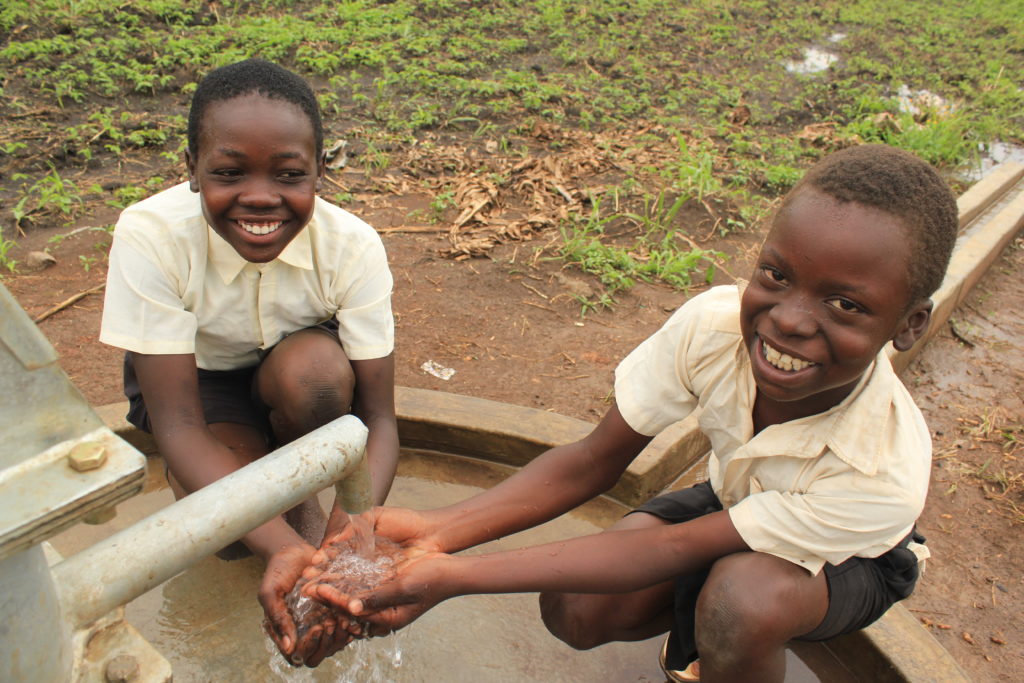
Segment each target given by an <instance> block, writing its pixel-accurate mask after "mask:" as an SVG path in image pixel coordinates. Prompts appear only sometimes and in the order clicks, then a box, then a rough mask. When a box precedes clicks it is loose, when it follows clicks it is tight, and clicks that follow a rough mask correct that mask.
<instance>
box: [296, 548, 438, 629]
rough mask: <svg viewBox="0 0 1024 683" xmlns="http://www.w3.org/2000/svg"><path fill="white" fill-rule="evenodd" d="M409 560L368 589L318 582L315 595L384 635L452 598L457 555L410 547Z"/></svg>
mask: <svg viewBox="0 0 1024 683" xmlns="http://www.w3.org/2000/svg"><path fill="white" fill-rule="evenodd" d="M405 550H406V552H407V553H408V554H407V556H406V557H407V559H406V560H405V561H404V562H403V563H402V564H401V565H399V567H398V569H397V572H396V574H395V575H394V576H393V577H392V578H390V579H388V580H387V581H385V582H383V583H381V584H380V585H378V586H377V587H375V588H373V589H372V590H369V591H363V592H360V593H354V594H346V593H343V592H342V591H340V590H338V589H337V588H336V587H335V586H332V585H331V584H329V583H318V584H316V586H315V588H314V589H313V590H314V592H315V595H316V597H317V598H318V599H319V600H320V601H321V602H323V603H325V604H329V605H331V606H332V607H333V608H335V609H338V610H342V611H345V612H347V613H350V614H352V615H353V617H354V618H355V619H357V620H361V621H364V622H366V623H367V624H368V625H369V628H368V629H367V635H371V636H376V635H384V634H387V633H390V632H392V631H396V630H398V629H400V628H402V627H404V626H406V625H408V624H410V623H412V622H413V621H415V620H416V619H417V618H418V617H419V616H420V615H422V614H423V613H424V612H426V611H427V610H429V609H430V608H431V607H433V606H434V605H436V604H437V603H439V602H442V601H443V600H445V599H447V598H449V597H452V595H453V594H452V592H451V585H452V584H451V581H450V580H449V579H450V577H451V575H452V569H453V563H454V561H455V558H453V557H452V556H451V555H446V554H444V553H437V552H433V553H427V552H424V551H422V550H420V549H418V548H415V547H407V548H406V549H405Z"/></svg>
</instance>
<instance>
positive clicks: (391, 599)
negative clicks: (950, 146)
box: [312, 145, 957, 681]
mask: <svg viewBox="0 0 1024 683" xmlns="http://www.w3.org/2000/svg"><path fill="white" fill-rule="evenodd" d="M956 231H957V210H956V203H955V201H954V200H953V197H952V196H951V194H950V192H949V190H948V188H947V187H946V186H945V184H944V183H943V182H942V180H941V179H940V178H939V177H938V175H937V174H936V173H935V172H934V171H933V170H932V169H931V168H930V167H929V166H928V165H927V164H925V163H923V162H922V161H920V160H919V159H917V158H916V157H914V156H913V155H910V154H908V153H906V152H901V151H899V150H896V149H892V148H889V147H885V146H882V145H869V146H862V147H856V148H851V149H847V150H844V151H841V152H837V153H835V154H833V155H831V156H829V157H827V158H826V159H824V160H823V161H822V162H820V163H819V164H818V165H816V166H815V167H814V168H812V169H811V170H810V171H809V172H808V174H807V175H806V177H805V178H804V179H803V180H802V181H801V182H800V183H799V184H798V185H797V186H796V187H795V188H794V189H793V190H792V192H790V194H789V195H788V196H787V198H786V200H785V201H784V203H783V205H782V206H781V208H780V209H779V212H778V214H777V216H776V218H775V220H774V223H773V226H772V229H771V231H770V233H769V235H768V236H767V238H766V240H765V242H764V245H763V246H762V249H761V253H760V255H759V257H758V261H757V264H756V266H755V269H754V273H753V276H752V279H751V282H750V283H749V284H748V285H746V287H745V288H738V287H717V288H714V289H712V290H710V291H708V292H705V293H703V294H701V295H698V296H696V297H694V298H693V299H691V300H690V301H688V302H687V303H686V304H685V305H684V306H683V307H682V308H681V309H680V310H678V311H677V312H676V313H675V314H674V315H673V316H672V317H671V319H670V320H669V321H668V322H667V323H666V324H665V326H664V327H663V328H662V329H661V330H660V331H658V332H657V333H656V334H654V335H653V336H652V337H650V338H649V339H648V340H646V341H645V342H643V343H642V344H641V345H640V346H639V347H638V348H637V349H635V350H634V351H633V352H632V353H631V354H629V356H627V358H626V359H625V360H624V361H623V362H622V363H621V364H620V365H619V367H618V369H617V370H616V380H615V392H616V404H615V405H613V406H612V408H611V409H610V410H609V411H608V413H607V414H606V416H605V417H604V419H603V420H602V421H601V422H600V423H599V424H598V425H597V427H596V428H595V429H594V431H593V432H591V433H590V434H589V435H588V436H587V437H585V438H584V439H582V440H581V441H579V442H577V443H573V444H568V445H565V446H559V447H556V448H554V449H551V450H550V451H548V452H546V453H544V454H542V455H541V456H539V457H538V458H537V459H535V460H534V461H533V462H531V463H530V464H529V465H527V466H526V467H524V468H523V469H522V470H520V471H519V472H518V473H516V474H515V475H513V476H512V477H510V478H509V479H507V480H506V481H504V482H502V483H501V484H499V485H498V486H496V487H494V488H493V489H491V490H489V491H486V492H484V493H481V494H479V495H477V496H475V497H473V498H471V499H470V500H468V501H465V502H463V503H461V504H457V505H453V506H450V507H447V508H443V509H440V510H434V511H428V512H414V511H411V510H393V509H388V508H384V509H381V510H378V511H376V512H375V515H376V518H377V519H376V532H377V533H378V534H380V535H382V536H386V537H389V538H391V539H393V540H396V541H399V542H402V543H403V544H405V545H406V546H407V547H408V549H409V550H408V552H409V557H410V561H409V562H407V563H406V564H405V565H404V566H403V567H402V569H401V571H400V572H399V574H398V575H397V576H396V577H395V579H394V580H393V581H392V582H391V583H389V584H386V585H384V586H382V587H381V588H379V589H378V590H377V591H376V592H374V593H370V594H365V595H356V596H345V595H341V594H340V593H339V592H338V591H337V590H335V589H333V588H332V587H331V586H329V585H327V584H321V585H319V586H316V587H315V588H313V589H312V590H313V591H314V592H315V594H316V595H317V596H318V597H319V598H320V599H322V600H324V601H327V602H330V603H332V604H334V605H335V606H337V607H339V608H341V609H345V610H348V611H349V612H350V613H352V614H354V615H356V616H358V617H359V618H361V619H364V620H367V621H369V622H371V623H372V624H374V627H373V629H372V631H371V632H373V633H381V632H386V631H387V630H388V629H390V628H396V627H400V626H402V625H404V624H406V623H408V622H409V621H411V620H412V619H414V618H415V617H416V616H418V615H419V614H421V613H422V612H423V611H425V610H426V609H429V607H431V606H432V605H434V604H436V603H437V602H439V601H441V600H444V599H446V598H448V597H452V596H455V595H463V594H469V593H484V592H522V591H542V595H541V612H542V617H543V619H544V623H545V625H546V626H547V627H548V629H549V630H550V631H551V632H552V633H554V634H555V635H556V636H558V637H559V638H561V639H562V640H564V641H565V642H567V643H569V644H570V645H572V646H574V647H576V648H581V649H586V648H591V647H594V646H596V645H600V644H602V643H606V642H609V641H612V640H642V639H647V638H650V637H652V636H655V635H657V634H659V633H663V632H665V631H669V630H670V631H671V633H670V636H669V639H668V640H667V641H666V645H665V648H664V650H663V658H662V659H663V662H662V663H663V667H664V668H665V671H666V673H667V674H668V676H669V677H670V678H671V679H673V680H696V678H697V676H698V675H699V677H700V680H704V681H743V680H752V681H772V680H775V681H780V680H782V679H783V677H784V673H785V659H784V645H785V643H786V642H787V641H789V640H791V639H794V638H802V639H808V640H823V639H827V638H831V637H834V636H837V635H839V634H842V633H847V632H850V631H853V630H856V629H860V628H863V627H864V626H866V625H868V624H870V623H871V622H872V621H874V620H875V619H877V618H878V617H879V616H880V615H881V614H882V613H884V611H885V610H886V609H888V607H889V606H890V605H891V604H892V603H893V602H895V601H897V600H899V599H902V598H904V597H906V596H907V595H909V593H910V591H911V590H912V589H913V585H914V582H915V580H916V578H917V555H916V554H915V550H916V551H918V552H920V553H921V554H922V555H923V554H924V548H923V546H918V544H916V543H913V540H912V539H913V529H914V522H915V520H916V519H917V516H918V514H919V513H920V511H921V509H922V507H923V505H924V498H925V495H926V492H927V489H928V476H929V467H930V458H931V455H930V453H931V444H930V437H929V432H928V429H927V427H926V425H925V424H924V421H923V419H922V417H921V414H920V412H919V411H918V410H917V408H916V407H915V406H914V404H913V401H912V400H911V398H910V396H909V394H908V393H907V391H906V389H905V388H904V387H903V385H902V384H901V383H900V381H899V379H898V378H897V377H896V375H895V373H894V372H893V369H892V366H891V364H890V363H889V361H888V360H887V358H886V356H885V354H884V353H883V349H884V347H885V346H886V344H887V343H888V342H889V341H892V342H893V344H894V345H895V347H896V348H897V349H901V350H904V349H908V348H910V346H912V345H913V343H914V342H915V341H916V340H917V339H919V338H920V337H921V335H922V334H923V333H924V331H925V330H926V329H927V326H928V321H929V316H930V312H931V301H930V300H929V299H928V297H929V296H930V295H931V293H932V292H933V291H934V290H935V289H936V288H937V287H938V285H939V284H940V282H941V280H942V277H943V274H944V271H945V268H946V265H947V263H948V260H949V256H950V253H951V251H952V246H953V243H954V240H955V237H956ZM698 407H699V408H701V413H700V424H701V428H702V429H703V431H704V432H705V433H706V434H707V435H708V437H709V438H710V440H711V444H712V449H713V453H712V455H711V458H710V461H709V474H710V481H709V482H706V483H703V484H700V485H697V486H696V487H693V488H690V489H686V490H683V491H679V492H674V493H670V494H668V495H666V496H662V497H659V498H656V499H654V500H652V501H650V502H648V503H647V504H645V505H644V506H642V507H640V508H639V509H638V510H637V511H634V512H633V513H632V514H629V515H628V516H626V517H625V518H624V519H623V520H621V521H620V522H618V523H617V524H615V525H613V526H612V527H611V528H610V529H608V530H607V531H605V532H604V533H601V534H597V535H595V536H589V537H584V538H578V539H573V540H569V541H565V542H560V543H552V544H548V545H544V546H538V547H534V548H526V549H523V550H519V551H515V552H504V553H495V554H491V555H475V556H464V557H454V556H451V555H448V554H444V553H451V552H455V551H458V550H461V549H463V548H467V547H470V546H473V545H476V544H478V543H481V542H484V541H487V540H490V539H494V538H498V537H501V536H504V535H506V534H509V533H512V532H515V531H517V530H520V529H523V528H527V527H529V526H532V525H535V524H538V523H541V522H543V521H545V520H548V519H551V518H553V517H555V516H557V515H559V514H561V513H563V512H565V511H567V510H569V509H571V508H572V507H574V506H576V505H578V504H580V503H581V502H583V501H585V500H587V499H589V498H591V497H593V496H595V495H597V494H599V493H601V492H602V491H605V490H607V489H609V488H610V487H611V486H612V485H613V484H614V483H615V481H616V480H617V479H618V477H619V476H620V475H621V474H622V472H623V471H624V470H625V468H626V466H627V465H628V464H629V462H630V461H631V460H632V459H633V458H635V457H636V455H637V454H638V453H639V452H640V450H641V449H642V448H643V447H644V446H645V445H646V444H647V443H648V442H649V441H650V440H651V438H652V436H653V435H655V434H657V433H658V432H659V431H660V430H662V429H664V428H665V427H667V426H668V425H670V424H672V423H674V422H676V421H677V420H680V419H682V418H684V417H686V416H687V415H688V414H689V413H691V412H692V411H693V410H695V409H697V408H698ZM327 547H328V546H327V545H326V544H325V548H327ZM698 655H699V658H700V669H699V674H697V673H696V672H695V671H694V668H695V667H692V666H689V665H690V664H691V662H694V660H696V659H697V657H698Z"/></svg>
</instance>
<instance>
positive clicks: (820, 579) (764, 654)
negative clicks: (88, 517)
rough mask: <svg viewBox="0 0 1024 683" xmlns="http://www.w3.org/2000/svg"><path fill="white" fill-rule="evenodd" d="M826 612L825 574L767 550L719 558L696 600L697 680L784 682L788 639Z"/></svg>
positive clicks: (805, 630) (813, 624) (810, 627)
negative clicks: (698, 667)
mask: <svg viewBox="0 0 1024 683" xmlns="http://www.w3.org/2000/svg"><path fill="white" fill-rule="evenodd" d="M827 611H828V585H827V582H826V579H825V574H824V572H820V573H819V574H818V575H817V576H811V575H810V574H809V573H808V572H807V571H806V570H804V569H802V568H800V567H798V566H797V565H795V564H793V563H791V562H788V561H786V560H783V559H781V558H778V557H775V556H773V555H768V554H766V553H757V552H744V553H735V554H733V555H728V556H726V557H723V558H721V559H720V560H718V561H717V562H716V563H715V564H714V566H713V567H712V569H711V573H710V575H709V576H708V580H707V582H706V583H705V584H704V588H703V589H702V590H701V593H700V596H699V598H698V600H697V614H696V625H697V628H696V638H697V650H698V651H699V652H700V676H701V680H702V681H705V683H709V682H710V683H714V681H737V682H739V681H782V680H783V678H784V677H785V672H786V660H785V645H786V643H787V642H788V641H789V640H791V639H792V638H795V637H797V636H800V635H803V634H805V633H809V632H810V631H812V630H814V629H815V628H816V627H817V626H818V625H819V624H820V623H821V622H822V620H823V619H824V618H825V613H826V612H827Z"/></svg>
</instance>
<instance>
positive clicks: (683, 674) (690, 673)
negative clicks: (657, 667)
mask: <svg viewBox="0 0 1024 683" xmlns="http://www.w3.org/2000/svg"><path fill="white" fill-rule="evenodd" d="M667 655H668V638H666V639H665V644H664V645H662V646H661V654H660V655H659V656H658V663H659V664H661V670H662V672H664V674H665V677H666V678H667V679H668V680H669V682H670V683H700V660H699V659H695V660H693V661H692V662H690V664H689V665H688V666H687V667H686V668H685V669H683V670H681V671H680V670H677V669H670V668H668V666H666V665H665V658H666V657H667Z"/></svg>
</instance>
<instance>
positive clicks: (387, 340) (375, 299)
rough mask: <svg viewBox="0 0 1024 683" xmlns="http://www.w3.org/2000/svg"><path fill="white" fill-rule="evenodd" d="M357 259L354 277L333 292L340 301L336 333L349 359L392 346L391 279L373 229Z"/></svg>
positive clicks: (383, 352)
mask: <svg viewBox="0 0 1024 683" xmlns="http://www.w3.org/2000/svg"><path fill="white" fill-rule="evenodd" d="M371 230H372V228H371ZM358 263H359V267H358V272H357V273H356V274H355V277H353V278H351V279H350V280H349V281H348V285H347V287H345V289H344V291H341V292H337V293H336V296H337V299H338V300H339V302H340V306H339V307H338V312H337V314H336V318H337V320H338V336H339V338H340V340H341V346H342V348H343V349H344V350H345V354H346V355H347V356H348V357H349V358H350V359H351V360H368V359H372V358H383V357H384V356H387V355H388V354H389V353H391V352H392V351H393V350H394V348H395V321H394V316H393V315H392V312H391V290H392V286H393V282H392V277H391V270H390V269H389V268H388V260H387V255H386V254H385V252H384V245H383V244H382V243H381V241H380V238H379V237H377V235H376V233H374V235H373V239H371V240H369V241H368V243H367V245H366V248H365V249H364V251H363V253H362V256H361V258H360V259H359V262H358Z"/></svg>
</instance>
